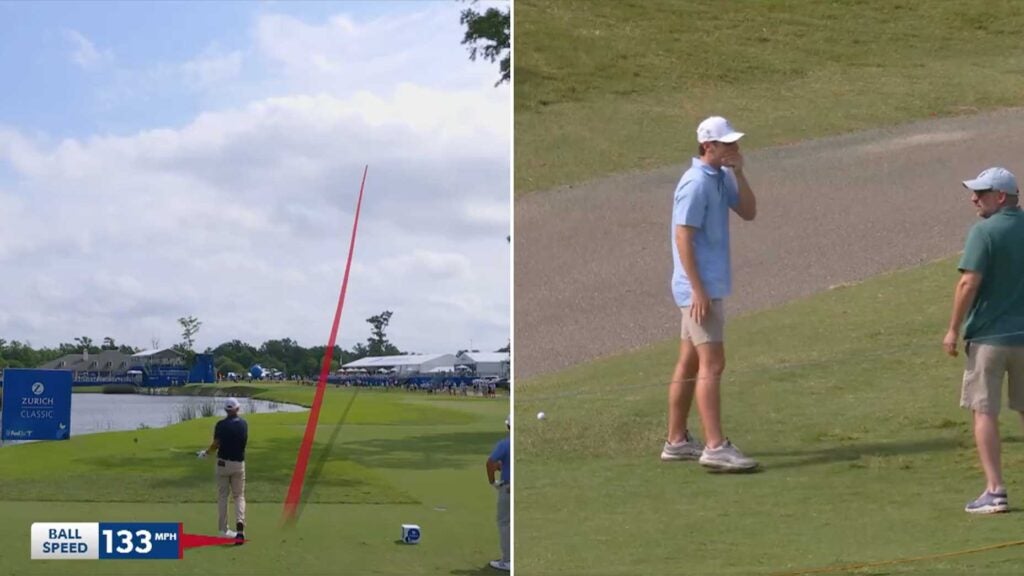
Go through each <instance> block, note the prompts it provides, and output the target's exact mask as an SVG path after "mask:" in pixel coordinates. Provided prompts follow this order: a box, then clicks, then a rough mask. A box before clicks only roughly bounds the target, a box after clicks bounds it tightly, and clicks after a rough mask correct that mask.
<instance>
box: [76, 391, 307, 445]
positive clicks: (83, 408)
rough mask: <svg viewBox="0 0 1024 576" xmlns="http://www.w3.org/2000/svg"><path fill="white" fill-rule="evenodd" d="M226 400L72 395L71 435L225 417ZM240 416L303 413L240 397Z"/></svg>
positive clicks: (295, 408) (289, 406)
mask: <svg viewBox="0 0 1024 576" xmlns="http://www.w3.org/2000/svg"><path fill="white" fill-rule="evenodd" d="M224 400H225V398H214V397H210V396H149V395H145V394H84V393H76V394H72V395H71V436H72V437H74V436H77V435H80V434H95V433H97V432H114V431H118V430H138V429H139V428H142V427H149V428H163V427H164V426H170V425H172V424H177V423H179V422H181V421H182V420H187V419H189V417H193V418H201V417H203V415H204V411H205V413H206V414H207V415H212V416H217V417H218V418H222V417H223V416H224V408H223V406H224ZM238 402H239V403H240V404H241V405H242V410H241V415H242V416H243V417H244V416H245V415H247V414H265V413H268V412H304V411H306V410H309V408H306V407H304V406H296V405H294V404H284V403H281V402H273V401H268V400H256V399H253V398H239V399H238Z"/></svg>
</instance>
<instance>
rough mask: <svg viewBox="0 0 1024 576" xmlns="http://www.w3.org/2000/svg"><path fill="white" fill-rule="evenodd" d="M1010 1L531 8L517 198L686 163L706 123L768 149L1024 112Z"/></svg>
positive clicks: (519, 54) (1021, 10)
mask: <svg viewBox="0 0 1024 576" xmlns="http://www.w3.org/2000/svg"><path fill="white" fill-rule="evenodd" d="M1022 28H1024V4H1022V3H1020V2H1011V1H1005V0H1004V1H998V0H996V1H986V2H977V3H974V2H954V1H935V2H917V1H911V0H866V1H861V2H851V1H836V2H803V1H797V0H791V1H750V2H729V3H718V2H689V1H670V0H651V1H648V0H621V1H619V2H592V1H589V0H561V1H559V2H547V1H545V0H518V1H517V2H516V7H515V34H516V38H515V70H514V78H515V144H516V146H515V166H516V169H515V189H516V193H517V194H523V193H525V192H529V191H535V190H542V189H547V188H550V187H552V186H555V185H560V184H570V183H577V182H580V181H583V180H587V179H591V178H594V177H598V176H602V175H606V174H611V173H616V172H622V171H627V170H638V169H646V168H652V167H657V166H663V165H667V164H671V163H678V162H682V161H683V160H685V159H686V158H688V157H689V156H691V155H692V154H693V148H695V144H693V141H694V139H695V134H694V130H695V128H696V125H697V123H698V122H699V121H700V120H701V119H702V118H704V117H705V116H708V115H711V114H721V115H725V116H728V117H729V118H730V119H732V120H733V121H734V123H735V124H736V126H738V127H739V128H740V129H741V130H744V131H746V132H748V133H749V136H748V137H747V138H746V139H744V143H745V146H746V147H748V148H750V147H760V146H768V145H773V144H779V143H784V142H792V141H796V140H801V139H806V138H809V137H815V136H822V135H827V134H837V133H843V132H848V131H853V130H859V129H865V128H871V127H878V126H885V125H888V124H891V123H901V122H906V121H908V120H912V119H921V118H928V117H932V116H949V115H958V114H963V113H971V112H976V111H978V110H983V109H992V108H998V107H1006V106H1019V105H1021V104H1022V103H1024V74H1021V70H1022V69H1024V43H1021V42H1020V41H1019V39H1018V36H1019V31H1020V30H1021V29H1022Z"/></svg>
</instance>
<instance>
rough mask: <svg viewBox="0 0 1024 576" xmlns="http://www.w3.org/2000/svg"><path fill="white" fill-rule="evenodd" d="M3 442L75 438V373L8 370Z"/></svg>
mask: <svg viewBox="0 0 1024 576" xmlns="http://www.w3.org/2000/svg"><path fill="white" fill-rule="evenodd" d="M3 400H4V407H3V433H2V439H3V440H67V439H68V438H70V437H71V372H70V371H68V370H31V369H23V368H7V369H5V370H4V396H3Z"/></svg>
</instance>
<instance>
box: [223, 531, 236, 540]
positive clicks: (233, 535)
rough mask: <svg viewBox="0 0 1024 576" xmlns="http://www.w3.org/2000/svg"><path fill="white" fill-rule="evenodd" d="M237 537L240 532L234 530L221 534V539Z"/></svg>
mask: <svg viewBox="0 0 1024 576" xmlns="http://www.w3.org/2000/svg"><path fill="white" fill-rule="evenodd" d="M235 536H238V532H235V531H234V530H224V531H223V532H221V533H220V537H221V538H234V537H235Z"/></svg>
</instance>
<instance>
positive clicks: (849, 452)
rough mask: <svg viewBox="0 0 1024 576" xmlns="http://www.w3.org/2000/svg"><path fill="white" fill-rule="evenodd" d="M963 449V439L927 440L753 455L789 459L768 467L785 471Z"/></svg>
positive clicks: (873, 443) (872, 443)
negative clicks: (868, 458)
mask: <svg viewBox="0 0 1024 576" xmlns="http://www.w3.org/2000/svg"><path fill="white" fill-rule="evenodd" d="M962 446H963V440H961V439H955V438H930V439H927V440H914V441H907V442H869V443H865V444H850V445H845V446H832V447H829V448H822V449H819V450H813V449H812V450H784V451H767V452H758V453H757V454H756V455H755V456H757V457H762V458H782V459H786V460H788V461H784V462H777V463H772V464H769V465H768V466H767V467H768V468H770V469H771V470H781V469H785V468H800V467H802V466H815V465H818V464H833V463H836V462H856V461H858V460H860V459H861V458H863V457H865V456H881V457H886V456H913V455H915V454H927V453H930V452H941V451H945V450H955V449H958V448H961V447H962ZM790 459H792V460H790Z"/></svg>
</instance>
